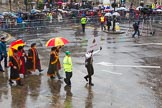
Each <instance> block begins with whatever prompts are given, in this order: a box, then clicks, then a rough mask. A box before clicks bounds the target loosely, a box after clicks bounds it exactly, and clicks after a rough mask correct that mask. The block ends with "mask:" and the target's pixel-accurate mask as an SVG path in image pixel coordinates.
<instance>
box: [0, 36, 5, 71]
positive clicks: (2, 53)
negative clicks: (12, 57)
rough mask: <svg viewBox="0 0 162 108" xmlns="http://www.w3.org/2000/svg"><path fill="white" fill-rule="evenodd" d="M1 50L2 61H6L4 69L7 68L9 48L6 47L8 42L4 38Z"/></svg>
mask: <svg viewBox="0 0 162 108" xmlns="http://www.w3.org/2000/svg"><path fill="white" fill-rule="evenodd" d="M0 48H1V56H2V58H1V61H2V60H3V59H4V67H5V68H7V47H6V41H5V38H4V37H2V38H1V42H0ZM2 70H3V69H2Z"/></svg>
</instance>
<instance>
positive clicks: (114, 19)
mask: <svg viewBox="0 0 162 108" xmlns="http://www.w3.org/2000/svg"><path fill="white" fill-rule="evenodd" d="M111 6H112V7H113V8H114V12H115V7H116V6H117V4H116V0H114V3H112V4H111ZM115 22H116V16H115V15H113V28H112V30H113V32H114V31H115Z"/></svg>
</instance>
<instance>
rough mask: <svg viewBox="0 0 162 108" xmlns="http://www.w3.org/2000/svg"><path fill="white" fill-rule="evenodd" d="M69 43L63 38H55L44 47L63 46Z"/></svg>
mask: <svg viewBox="0 0 162 108" xmlns="http://www.w3.org/2000/svg"><path fill="white" fill-rule="evenodd" d="M67 43H69V41H68V40H67V39H65V38H63V37H56V38H52V39H50V40H48V41H47V43H46V46H47V47H49V46H63V45H65V44H67Z"/></svg>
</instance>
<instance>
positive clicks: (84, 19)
mask: <svg viewBox="0 0 162 108" xmlns="http://www.w3.org/2000/svg"><path fill="white" fill-rule="evenodd" d="M80 23H81V25H82V32H83V33H85V25H86V23H87V18H86V15H85V14H83V17H82V18H81V21H80Z"/></svg>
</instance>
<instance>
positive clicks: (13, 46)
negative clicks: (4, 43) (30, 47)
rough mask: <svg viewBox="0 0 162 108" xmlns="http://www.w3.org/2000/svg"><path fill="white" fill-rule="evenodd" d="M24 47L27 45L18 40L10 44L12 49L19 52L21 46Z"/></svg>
mask: <svg viewBox="0 0 162 108" xmlns="http://www.w3.org/2000/svg"><path fill="white" fill-rule="evenodd" d="M24 45H25V42H24V41H23V40H22V39H18V40H16V41H13V42H12V43H11V44H10V48H13V49H16V50H17V49H18V47H19V46H24Z"/></svg>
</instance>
